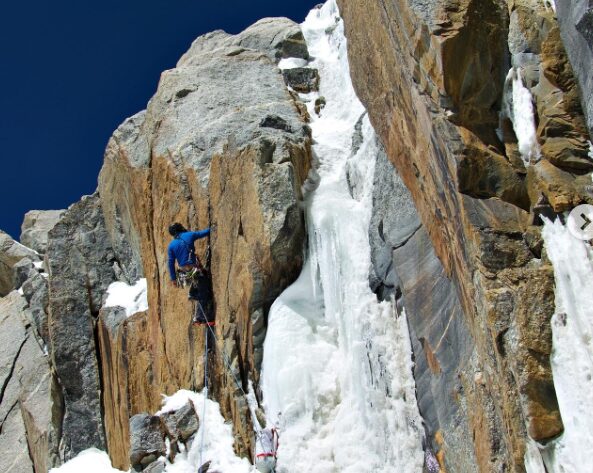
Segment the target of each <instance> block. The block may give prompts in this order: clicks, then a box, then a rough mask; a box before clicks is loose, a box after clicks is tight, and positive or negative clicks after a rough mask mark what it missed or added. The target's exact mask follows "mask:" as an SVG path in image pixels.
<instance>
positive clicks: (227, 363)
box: [206, 325, 265, 450]
mask: <svg viewBox="0 0 593 473" xmlns="http://www.w3.org/2000/svg"><path fill="white" fill-rule="evenodd" d="M206 327H208V329H209V330H210V333H212V337H213V338H214V342H215V343H216V345H218V344H219V343H218V337H217V336H216V332H214V330H213V329H212V326H210V325H206ZM206 338H207V337H206ZM220 353H221V354H222V358H223V361H224V365H225V367H226V369H227V371H228V372H229V374H230V375H231V377H232V379H233V381H234V382H235V384H236V385H237V387H238V388H239V390H240V391H241V392H242V393H243V396H244V397H245V400H246V401H247V405H249V396H248V395H247V393H246V392H245V390H244V389H243V386H242V385H241V383H240V382H239V380H238V379H237V377H236V376H235V373H233V370H232V368H231V363H230V360H229V358H228V356H227V355H226V353H225V351H224V349H223V348H221V349H220ZM252 415H255V413H253V414H252ZM258 425H259V424H258ZM256 438H257V439H258V441H259V444H260V446H261V447H262V450H265V446H264V444H263V442H262V439H261V437H259V436H258V435H257V432H256Z"/></svg>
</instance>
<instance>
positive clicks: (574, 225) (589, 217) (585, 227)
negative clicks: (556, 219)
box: [566, 204, 593, 240]
mask: <svg viewBox="0 0 593 473" xmlns="http://www.w3.org/2000/svg"><path fill="white" fill-rule="evenodd" d="M566 225H567V227H568V229H569V230H570V233H572V234H573V236H575V237H577V238H578V239H579V240H591V239H593V205H587V204H584V205H579V206H577V207H575V208H574V209H572V211H571V212H570V215H569V216H568V222H567V224H566Z"/></svg>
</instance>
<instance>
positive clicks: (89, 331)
mask: <svg viewBox="0 0 593 473" xmlns="http://www.w3.org/2000/svg"><path fill="white" fill-rule="evenodd" d="M47 264H48V269H49V314H48V326H49V338H50V345H49V350H50V355H51V358H52V365H53V367H54V369H55V371H56V375H57V377H58V380H59V389H60V391H61V395H62V397H63V399H64V418H63V420H62V437H61V439H60V455H61V458H62V459H63V460H68V459H70V458H72V457H73V456H76V454H78V453H79V452H81V451H82V450H85V449H87V448H90V447H97V448H100V449H105V434H104V428H103V419H102V414H101V401H100V391H101V383H100V372H99V363H98V360H97V347H96V342H95V333H96V332H95V324H96V319H97V317H98V315H99V309H100V308H101V305H102V302H103V300H102V299H103V295H104V294H105V291H106V290H107V287H108V286H109V284H110V283H111V282H113V281H114V280H115V269H114V268H116V267H117V266H118V263H117V259H116V255H115V252H114V251H113V249H112V247H111V243H110V239H109V235H108V234H107V230H106V228H105V223H104V219H103V214H102V211H101V207H100V202H99V197H98V196H97V195H94V196H88V197H84V198H83V199H82V200H81V201H80V202H78V203H76V204H74V205H72V206H71V207H70V208H69V209H68V210H67V212H66V213H65V214H64V216H63V218H62V219H61V220H60V221H59V222H58V223H57V224H56V225H55V226H54V228H53V229H52V230H51V231H50V232H49V242H48V246H47Z"/></svg>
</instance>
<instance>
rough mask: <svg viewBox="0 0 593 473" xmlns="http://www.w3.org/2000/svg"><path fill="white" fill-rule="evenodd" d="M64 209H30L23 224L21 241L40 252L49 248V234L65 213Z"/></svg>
mask: <svg viewBox="0 0 593 473" xmlns="http://www.w3.org/2000/svg"><path fill="white" fill-rule="evenodd" d="M64 212H65V211H64V210H30V211H29V212H27V213H26V214H25V219H24V220H23V224H22V225H21V243H22V244H23V245H25V246H28V247H29V248H31V249H33V250H35V251H37V252H38V253H45V251H46V250H47V235H48V233H49V231H50V230H51V229H52V228H54V226H55V225H56V223H58V221H59V220H60V219H61V218H62V215H64Z"/></svg>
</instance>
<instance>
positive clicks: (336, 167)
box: [262, 0, 423, 473]
mask: <svg viewBox="0 0 593 473" xmlns="http://www.w3.org/2000/svg"><path fill="white" fill-rule="evenodd" d="M302 27H303V33H304V35H305V39H306V41H307V45H308V47H309V51H310V53H311V56H312V57H313V58H314V60H312V62H311V63H310V64H309V67H313V68H316V69H318V70H319V74H320V77H321V83H320V90H319V93H311V94H306V95H301V98H302V99H303V101H304V102H306V103H307V106H308V110H309V114H310V115H311V129H312V134H313V139H314V146H313V152H314V156H315V159H316V175H315V176H314V178H311V177H310V179H313V180H314V181H315V184H316V188H315V189H313V190H311V191H310V192H308V193H307V195H306V202H305V206H306V209H305V212H306V219H307V229H308V236H309V249H308V254H307V257H306V262H305V264H304V267H303V270H302V273H301V275H300V277H299V278H298V280H297V281H296V282H295V283H294V284H293V285H292V286H290V287H289V288H287V289H286V290H285V291H284V292H283V293H282V294H281V295H280V297H279V298H278V299H277V300H276V301H275V303H274V304H273V306H272V308H271V310H270V316H269V323H268V332H267V338H266V341H265V345H264V361H263V372H262V389H263V395H264V406H265V409H266V415H267V416H268V419H269V420H270V421H271V422H273V423H274V424H276V425H277V426H278V427H279V429H280V435H281V439H280V449H279V451H278V469H277V471H278V473H288V472H302V471H314V472H316V473H326V472H327V473H329V472H335V473H337V472H341V473H349V472H350V473H364V472H371V471H372V472H385V473H386V472H394V471H396V472H410V473H412V472H420V471H421V470H422V465H423V452H422V445H421V443H422V436H423V428H422V420H421V418H420V415H419V413H418V408H417V405H416V397H415V384H414V379H413V376H412V361H411V346H410V340H409V335H408V328H407V322H406V317H405V314H399V315H398V314H397V313H396V311H395V308H394V305H393V304H391V303H385V302H383V303H379V302H378V301H377V298H376V296H375V295H374V294H373V293H372V292H371V290H370V288H369V285H368V276H369V269H370V266H371V260H370V245H369V240H368V230H369V222H370V217H371V209H372V200H371V199H372V186H373V173H374V165H375V157H376V154H377V147H376V137H375V134H374V130H373V129H372V127H371V125H370V123H369V120H368V118H367V117H366V114H365V110H364V108H363V106H362V104H361V103H360V102H359V100H358V98H357V97H356V95H355V93H354V90H353V87H352V84H351V81H350V74H349V68H348V59H347V54H346V39H345V37H344V32H343V30H344V27H343V22H342V20H341V19H340V17H339V12H338V8H337V6H336V3H335V1H334V0H329V1H328V2H327V3H326V4H325V5H324V6H323V7H322V8H320V9H314V10H312V11H311V13H310V14H309V15H308V17H307V19H306V20H305V22H304V23H303V25H302ZM299 65H300V64H296V63H295V62H294V61H283V62H281V64H280V67H281V68H288V67H296V66H299ZM319 97H324V99H325V102H326V105H325V107H324V108H323V109H322V110H321V112H320V114H319V115H317V114H316V113H315V102H316V100H317V98H319ZM357 123H359V124H361V125H362V141H361V142H360V143H358V144H357V145H355V144H354V141H353V137H354V136H355V133H356V128H357V127H356V125H357ZM358 128H359V129H360V126H359V127H358ZM358 141H360V140H358Z"/></svg>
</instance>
